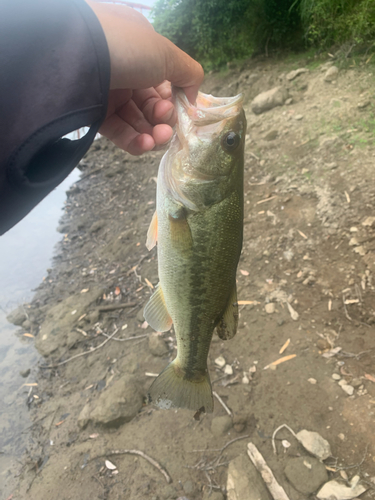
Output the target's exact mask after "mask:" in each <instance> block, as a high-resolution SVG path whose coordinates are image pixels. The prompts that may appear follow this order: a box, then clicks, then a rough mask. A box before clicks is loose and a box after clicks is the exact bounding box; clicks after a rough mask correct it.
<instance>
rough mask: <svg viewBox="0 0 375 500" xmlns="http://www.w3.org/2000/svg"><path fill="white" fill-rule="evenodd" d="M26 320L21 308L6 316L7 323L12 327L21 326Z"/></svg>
mask: <svg viewBox="0 0 375 500" xmlns="http://www.w3.org/2000/svg"><path fill="white" fill-rule="evenodd" d="M26 320H27V316H26V314H25V311H24V308H23V306H19V307H17V309H15V310H14V311H12V312H11V313H9V314H8V316H7V321H9V323H12V325H16V326H22V323H23V322H24V321H26Z"/></svg>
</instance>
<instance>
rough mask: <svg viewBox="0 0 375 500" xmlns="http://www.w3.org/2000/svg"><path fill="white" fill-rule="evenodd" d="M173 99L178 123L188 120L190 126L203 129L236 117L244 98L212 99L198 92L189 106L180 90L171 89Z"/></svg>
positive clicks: (240, 96) (239, 95) (176, 88)
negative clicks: (193, 102)
mask: <svg viewBox="0 0 375 500" xmlns="http://www.w3.org/2000/svg"><path fill="white" fill-rule="evenodd" d="M173 98H174V102H175V104H176V108H177V114H178V121H179V123H182V124H183V123H184V122H186V121H187V119H188V120H189V121H190V122H191V125H195V126H196V127H204V126H206V125H211V124H217V123H218V122H222V121H226V120H227V119H230V118H234V117H236V116H237V115H238V114H239V113H240V112H241V109H242V104H243V99H244V96H243V94H238V95H236V96H234V97H214V96H213V95H211V94H204V93H203V92H198V96H197V99H196V102H195V104H191V103H190V102H189V100H188V98H187V97H186V95H185V92H184V91H183V90H182V89H180V88H178V87H173Z"/></svg>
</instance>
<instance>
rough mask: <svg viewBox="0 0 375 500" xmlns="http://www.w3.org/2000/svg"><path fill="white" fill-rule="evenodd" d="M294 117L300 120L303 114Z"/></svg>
mask: <svg viewBox="0 0 375 500" xmlns="http://www.w3.org/2000/svg"><path fill="white" fill-rule="evenodd" d="M294 118H295V120H298V121H299V120H302V119H303V115H296V116H295V117H294Z"/></svg>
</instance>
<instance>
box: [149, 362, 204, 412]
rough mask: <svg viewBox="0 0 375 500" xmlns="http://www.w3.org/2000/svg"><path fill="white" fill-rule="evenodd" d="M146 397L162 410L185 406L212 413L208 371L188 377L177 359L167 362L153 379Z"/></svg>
mask: <svg viewBox="0 0 375 500" xmlns="http://www.w3.org/2000/svg"><path fill="white" fill-rule="evenodd" d="M148 399H149V402H152V403H154V404H156V405H157V406H159V408H161V409H163V410H168V409H169V408H187V409H189V410H193V411H197V410H201V411H205V412H206V413H212V412H213V408H214V401H213V396H212V390H211V381H210V376H209V374H208V372H207V373H204V374H202V375H201V376H200V377H196V378H195V380H192V379H189V378H187V377H186V374H185V373H184V371H183V370H182V369H181V368H180V367H179V363H178V359H175V360H173V361H172V362H171V363H169V365H168V366H167V367H166V368H164V370H163V371H162V372H161V373H160V375H159V376H158V377H157V379H155V380H154V382H153V383H152V385H151V387H150V389H149V391H148ZM202 408H204V410H203V409H202Z"/></svg>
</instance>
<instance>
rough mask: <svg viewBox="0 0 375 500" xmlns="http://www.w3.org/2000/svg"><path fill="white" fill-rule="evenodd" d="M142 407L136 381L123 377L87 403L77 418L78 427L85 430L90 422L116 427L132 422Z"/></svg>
mask: <svg viewBox="0 0 375 500" xmlns="http://www.w3.org/2000/svg"><path fill="white" fill-rule="evenodd" d="M142 405H143V394H142V393H141V391H140V389H139V387H138V383H137V379H136V378H135V377H133V376H131V375H128V374H126V375H123V376H122V377H121V378H120V379H119V380H116V382H113V384H112V385H111V386H110V387H107V388H106V389H105V390H104V391H103V392H101V393H100V396H99V397H98V398H97V399H96V400H94V401H92V402H91V403H87V404H86V405H85V406H84V408H83V409H82V411H81V413H80V415H79V417H78V425H79V426H80V427H81V428H85V427H86V426H87V424H88V423H89V422H90V421H92V422H93V423H94V424H99V425H104V426H111V427H118V426H119V425H121V424H123V423H125V422H129V421H130V420H132V419H133V418H134V417H135V416H136V415H137V413H138V412H139V410H140V409H141V408H142Z"/></svg>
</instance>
